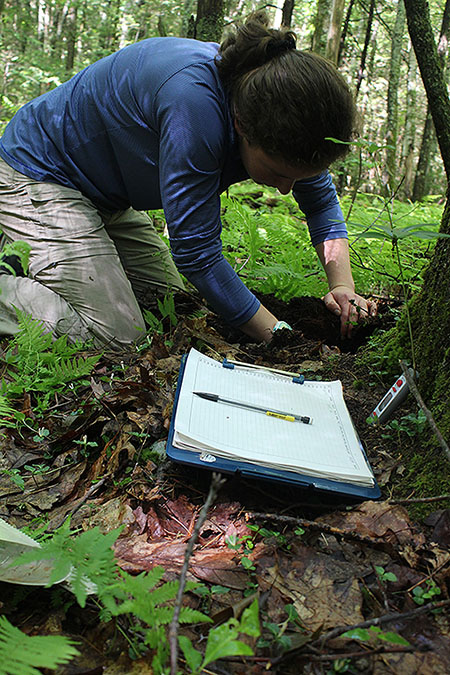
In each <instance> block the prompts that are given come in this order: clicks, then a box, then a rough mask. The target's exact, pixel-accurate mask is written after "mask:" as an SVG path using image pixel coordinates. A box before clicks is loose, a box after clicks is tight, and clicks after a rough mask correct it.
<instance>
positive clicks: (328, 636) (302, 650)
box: [271, 600, 450, 666]
mask: <svg viewBox="0 0 450 675" xmlns="http://www.w3.org/2000/svg"><path fill="white" fill-rule="evenodd" d="M449 605H450V600H441V601H440V602H432V603H430V604H428V605H422V607H417V608H416V609H412V610H411V611H410V612H404V613H403V614H398V613H390V614H384V615H383V616H378V617H376V618H375V619H368V620H367V621H362V622H361V623H356V624H353V626H337V627H336V628H333V629H332V630H330V631H328V633H324V634H323V635H321V636H320V637H318V638H317V639H316V640H314V641H313V642H311V643H309V644H306V645H303V646H302V647H299V648H298V649H293V650H291V651H290V652H287V653H286V654H282V655H280V656H279V657H278V658H276V659H272V660H271V665H272V666H274V665H277V664H278V663H280V661H283V660H284V659H286V658H290V657H292V656H294V655H303V654H305V656H306V655H307V656H308V658H309V657H310V656H311V658H313V657H312V655H311V654H308V651H309V650H311V651H312V652H313V653H314V652H315V651H316V650H315V649H314V647H315V646H318V647H319V648H320V649H323V648H324V646H325V644H326V643H327V642H328V641H329V640H332V639H334V638H337V637H340V636H341V635H342V633H346V632H347V631H351V630H356V629H358V628H370V627H371V626H380V625H384V624H387V623H394V622H397V623H400V622H402V621H407V620H409V619H415V618H416V617H417V616H418V615H420V614H424V613H425V612H432V611H433V610H435V609H441V608H442V607H448V606H449ZM390 651H408V650H403V649H400V650H397V649H391V650H390ZM409 651H411V650H409ZM414 651H423V650H422V649H420V648H418V649H415V650H414ZM371 653H373V652H370V651H367V652H364V655H365V656H368V655H370V654H371ZM325 656H330V655H325ZM350 656H351V654H350V653H349V654H347V655H345V656H344V655H342V654H339V655H337V656H335V657H334V658H345V657H350ZM353 656H355V653H353ZM325 660H327V659H325Z"/></svg>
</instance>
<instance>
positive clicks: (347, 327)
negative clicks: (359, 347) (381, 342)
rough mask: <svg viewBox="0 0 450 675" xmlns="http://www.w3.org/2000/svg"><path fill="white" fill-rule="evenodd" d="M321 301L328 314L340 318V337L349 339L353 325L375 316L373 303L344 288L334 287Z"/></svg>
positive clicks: (375, 308) (375, 309) (375, 311)
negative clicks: (330, 313) (331, 313)
mask: <svg viewBox="0 0 450 675" xmlns="http://www.w3.org/2000/svg"><path fill="white" fill-rule="evenodd" d="M322 300H323V301H324V303H325V306H326V308H327V309H328V310H329V311H330V312H333V314H336V315H337V316H340V317H341V337H350V335H351V333H352V328H353V326H354V325H356V324H357V323H358V322H359V321H361V320H362V321H364V319H367V318H368V317H370V316H376V314H377V306H376V304H375V302H373V301H371V300H366V299H365V298H363V297H362V296H361V295H358V294H357V293H355V291H354V290H353V289H351V288H348V287H346V286H336V287H335V288H333V289H332V290H331V291H329V292H328V293H327V294H326V295H324V296H323V298H322Z"/></svg>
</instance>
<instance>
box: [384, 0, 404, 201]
mask: <svg viewBox="0 0 450 675" xmlns="http://www.w3.org/2000/svg"><path fill="white" fill-rule="evenodd" d="M404 32H405V5H404V4H403V0H398V5H397V15H396V17H395V25H394V30H393V33H392V41H391V61H390V67H389V82H388V91H387V116H386V117H387V119H386V133H385V137H386V144H387V149H386V167H385V170H386V171H385V180H384V182H385V183H386V185H387V187H388V195H391V194H394V192H395V189H396V187H397V184H396V179H397V177H396V170H397V163H396V149H397V127H398V86H399V82H400V65H401V58H402V40H403V34H404Z"/></svg>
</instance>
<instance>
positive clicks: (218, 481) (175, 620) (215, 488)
mask: <svg viewBox="0 0 450 675" xmlns="http://www.w3.org/2000/svg"><path fill="white" fill-rule="evenodd" d="M225 480H226V479H225V478H222V476H221V475H220V473H213V475H212V479H211V485H210V488H209V492H208V496H207V497H206V501H205V503H204V504H203V506H202V509H201V511H200V513H199V514H198V518H197V522H196V523H195V527H194V531H193V532H192V536H191V538H190V539H189V541H188V543H187V546H186V550H185V552H184V563H183V568H182V570H181V573H180V585H179V587H178V593H177V597H176V599H175V605H174V612H173V617H172V621H171V622H170V627H169V645H170V675H177V672H178V670H177V662H178V625H179V618H180V611H181V607H182V603H183V593H184V589H185V586H186V577H187V571H188V567H189V561H190V559H191V556H192V551H193V550H194V546H195V544H196V542H197V539H198V535H199V534H200V530H201V529H202V526H203V523H204V522H205V520H206V516H207V515H208V511H209V508H210V506H211V504H212V503H213V502H214V500H215V499H216V497H217V494H218V492H219V490H220V488H221V487H222V485H223V484H224V483H225Z"/></svg>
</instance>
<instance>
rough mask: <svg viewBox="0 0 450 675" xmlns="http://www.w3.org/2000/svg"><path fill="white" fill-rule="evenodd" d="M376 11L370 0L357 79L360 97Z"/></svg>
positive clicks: (372, 0) (373, 2) (373, 0)
mask: <svg viewBox="0 0 450 675" xmlns="http://www.w3.org/2000/svg"><path fill="white" fill-rule="evenodd" d="M374 10H375V0H370V5H369V13H368V15H367V25H366V36H365V38H364V47H363V50H362V52H361V61H360V63H359V69H358V77H357V79H356V95H358V92H359V90H360V88H361V83H362V81H363V77H364V71H365V69H366V60H367V52H368V49H369V45H370V41H371V38H372V24H373V14H374Z"/></svg>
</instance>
